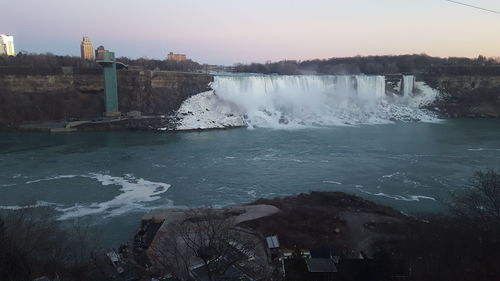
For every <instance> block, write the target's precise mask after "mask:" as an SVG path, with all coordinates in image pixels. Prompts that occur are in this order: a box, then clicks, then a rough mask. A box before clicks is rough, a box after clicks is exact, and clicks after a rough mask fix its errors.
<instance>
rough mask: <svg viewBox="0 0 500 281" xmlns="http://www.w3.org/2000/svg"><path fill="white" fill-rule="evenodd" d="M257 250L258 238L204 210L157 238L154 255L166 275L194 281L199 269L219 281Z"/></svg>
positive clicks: (231, 222)
mask: <svg viewBox="0 0 500 281" xmlns="http://www.w3.org/2000/svg"><path fill="white" fill-rule="evenodd" d="M158 236H160V237H158ZM255 247H256V238H255V237H253V235H251V234H248V233H245V232H244V231H242V230H240V229H238V228H237V227H235V226H234V222H233V221H232V219H230V218H227V217H226V216H225V215H224V214H223V213H220V212H217V211H214V210H212V209H203V210H192V211H189V212H188V213H187V216H186V219H184V220H183V221H181V222H179V223H175V224H170V225H168V226H167V229H166V231H164V232H163V233H161V234H160V235H157V238H156V241H155V242H154V243H153V245H152V249H151V250H152V251H151V253H152V254H150V255H151V256H152V258H153V260H154V261H153V263H154V264H156V267H158V269H159V273H160V274H162V275H167V274H171V275H173V276H175V277H176V278H178V279H179V280H192V274H193V273H192V272H193V269H194V268H195V267H197V268H198V269H197V271H199V270H201V271H202V272H203V273H204V274H206V276H207V278H208V280H216V279H217V278H222V277H223V276H224V275H225V274H226V272H227V271H228V269H229V268H231V267H233V266H235V265H237V264H239V263H241V262H244V261H248V259H249V258H250V257H252V256H253V253H254V251H255ZM200 268H203V269H200Z"/></svg>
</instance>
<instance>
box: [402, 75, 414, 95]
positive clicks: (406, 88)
mask: <svg viewBox="0 0 500 281" xmlns="http://www.w3.org/2000/svg"><path fill="white" fill-rule="evenodd" d="M402 88H403V91H402V92H403V97H409V96H411V94H413V89H414V88H415V76H413V75H403V87H402Z"/></svg>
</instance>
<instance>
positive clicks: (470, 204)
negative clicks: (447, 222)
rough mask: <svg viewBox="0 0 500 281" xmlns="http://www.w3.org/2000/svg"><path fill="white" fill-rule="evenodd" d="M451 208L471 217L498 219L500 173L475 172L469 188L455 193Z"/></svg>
mask: <svg viewBox="0 0 500 281" xmlns="http://www.w3.org/2000/svg"><path fill="white" fill-rule="evenodd" d="M452 210H454V211H455V212H456V213H458V214H459V215H462V216H465V217H469V218H473V219H481V220H487V221H500V173H499V172H496V171H494V170H487V171H484V172H483V171H478V172H476V173H475V174H474V177H473V178H472V188H471V190H469V191H467V192H465V193H462V194H458V195H455V202H454V206H452Z"/></svg>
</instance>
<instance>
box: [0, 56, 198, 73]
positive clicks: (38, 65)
mask: <svg viewBox="0 0 500 281" xmlns="http://www.w3.org/2000/svg"><path fill="white" fill-rule="evenodd" d="M116 61H118V62H121V63H124V64H125V65H127V66H129V67H131V68H137V69H144V70H163V71H186V72H191V71H199V70H201V69H202V65H200V64H199V63H197V62H194V61H192V60H185V61H169V60H157V59H149V58H138V59H131V58H127V57H119V58H117V59H116ZM60 67H73V68H75V69H101V67H100V66H99V64H98V63H97V62H95V61H93V60H85V59H81V58H80V57H74V56H58V55H54V54H51V53H46V54H34V53H23V52H20V53H18V54H17V55H16V56H12V57H10V56H0V68H10V69H26V68H31V69H42V68H45V69H50V68H60Z"/></svg>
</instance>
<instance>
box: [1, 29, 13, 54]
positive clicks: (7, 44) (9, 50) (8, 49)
mask: <svg viewBox="0 0 500 281" xmlns="http://www.w3.org/2000/svg"><path fill="white" fill-rule="evenodd" d="M0 55H7V56H15V55H16V51H15V50H14V37H13V36H10V35H5V34H0Z"/></svg>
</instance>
